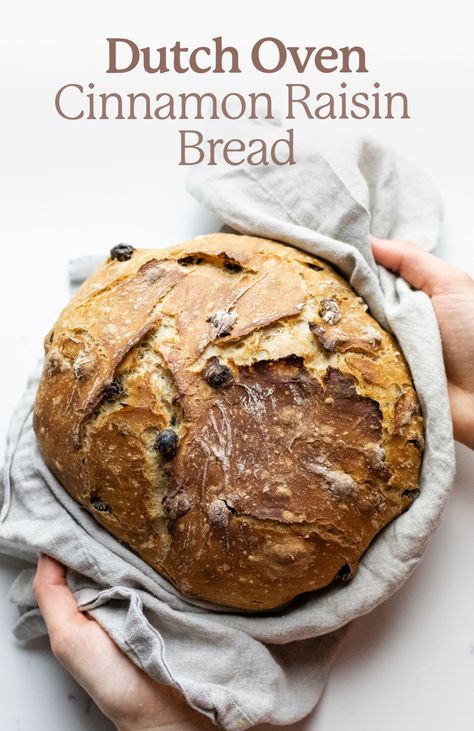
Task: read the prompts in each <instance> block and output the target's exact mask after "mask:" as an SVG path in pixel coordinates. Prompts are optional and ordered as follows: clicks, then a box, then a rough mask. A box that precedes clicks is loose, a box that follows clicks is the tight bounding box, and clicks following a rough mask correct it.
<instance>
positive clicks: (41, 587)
mask: <svg viewBox="0 0 474 731" xmlns="http://www.w3.org/2000/svg"><path fill="white" fill-rule="evenodd" d="M33 591H34V594H35V597H36V600H37V602H38V605H39V608H40V611H41V614H42V616H43V619H44V621H45V623H46V627H47V628H48V634H49V636H50V638H51V640H53V639H54V637H55V636H56V635H58V634H59V633H61V632H64V631H65V630H67V631H70V630H72V631H75V630H76V629H81V628H82V627H84V626H85V625H87V624H88V623H89V621H90V620H88V619H86V617H84V616H83V614H82V613H81V612H80V611H79V610H78V608H77V603H76V600H75V599H74V595H73V593H72V591H71V590H70V588H69V587H68V585H67V583H66V567H65V566H63V565H62V564H61V563H59V561H56V560H55V559H54V558H51V557H50V556H46V555H45V554H43V553H42V554H40V556H39V559H38V568H37V570H36V575H35V578H34V581H33Z"/></svg>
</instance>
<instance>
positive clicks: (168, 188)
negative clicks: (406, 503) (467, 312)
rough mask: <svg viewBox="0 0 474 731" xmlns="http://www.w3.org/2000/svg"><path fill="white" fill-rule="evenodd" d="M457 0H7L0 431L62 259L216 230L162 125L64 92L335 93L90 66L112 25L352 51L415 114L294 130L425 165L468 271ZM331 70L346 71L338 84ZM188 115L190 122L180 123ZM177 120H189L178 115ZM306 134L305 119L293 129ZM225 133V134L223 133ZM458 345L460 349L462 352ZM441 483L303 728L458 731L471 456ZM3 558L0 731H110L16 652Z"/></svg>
mask: <svg viewBox="0 0 474 731" xmlns="http://www.w3.org/2000/svg"><path fill="white" fill-rule="evenodd" d="M468 7H469V4H468V3H467V2H461V1H460V0H455V1H454V2H453V1H452V2H450V3H443V11H442V12H441V11H438V10H437V9H436V4H435V3H432V2H431V3H428V2H416V3H415V2H413V1H412V2H406V0H403V1H400V0H399V2H397V3H396V4H390V5H389V4H387V3H380V2H367V0H366V1H365V2H361V1H360V0H359V2H357V3H354V2H341V1H340V2H338V3H333V4H329V3H321V2H320V3H303V2H295V1H294V2H292V3H284V4H283V3H276V2H267V1H265V2H262V1H260V2H258V3H257V2H248V0H240V2H239V3H234V4H229V3H222V2H216V3H214V2H210V1H209V0H207V1H205V0H203V1H202V2H200V3H194V2H193V3H191V2H181V3H179V4H178V3H173V4H171V6H170V5H168V4H164V3H158V2H143V1H142V2H135V3H125V2H122V1H121V0H115V1H114V2H111V0H106V1H103V2H100V3H98V2H91V1H90V0H83V2H81V3H64V2H54V1H52V0H46V1H45V2H42V3H36V2H33V0H30V1H29V2H21V1H18V2H15V3H14V4H13V3H10V4H9V6H8V8H4V12H3V18H2V28H1V36H2V37H1V49H0V54H1V117H0V125H1V138H0V139H1V147H2V154H1V191H0V200H1V206H2V215H1V221H0V224H1V246H2V249H1V251H2V259H1V262H2V266H1V287H0V295H1V303H0V312H1V317H2V336H3V357H2V359H1V361H0V369H1V374H0V375H1V381H0V382H1V383H2V409H1V421H0V437H1V439H2V443H3V440H4V438H5V434H6V430H7V424H8V419H9V416H10V414H11V411H12V409H13V407H14V405H15V403H16V401H17V400H18V398H19V396H20V394H21V392H22V389H23V387H24V383H25V379H26V377H27V374H28V372H29V371H30V369H31V367H32V364H33V362H34V360H35V359H36V357H37V356H38V354H39V353H40V352H41V344H42V337H43V335H44V334H45V333H46V331H47V330H48V329H49V327H50V325H51V324H52V323H53V321H54V320H55V318H56V316H57V314H58V310H59V308H60V307H61V306H62V305H63V304H64V303H65V301H66V299H67V284H66V281H67V279H66V271H67V262H68V260H69V258H70V257H72V256H76V255H78V254H86V253H94V254H96V253H99V254H104V256H105V255H106V253H107V251H108V250H109V249H110V247H111V246H113V245H114V244H116V243H118V242H120V241H126V242H131V243H134V244H135V245H138V246H165V245H169V244H172V243H175V242H179V241H180V240H183V239H185V238H188V237H191V236H194V235H198V234H201V233H205V232H206V231H211V230H215V228H216V226H217V225H218V222H217V221H216V220H215V219H214V218H213V217H212V216H211V215H210V214H209V213H208V212H206V211H205V210H204V209H202V207H201V206H200V205H199V204H198V203H196V202H195V201H193V199H192V198H191V197H190V196H189V194H188V193H187V192H186V191H185V187H184V183H185V176H186V170H185V169H184V168H181V169H180V168H179V167H178V166H177V155H178V136H177V129H178V128H180V127H182V126H183V123H181V124H179V123H178V122H176V123H172V122H157V121H95V122H94V121H78V122H67V121H65V120H62V119H61V118H60V117H59V116H58V115H57V114H56V112H55V110H54V106H53V100H54V94H55V93H56V91H57V89H58V88H59V87H60V86H62V85H63V84H66V83H81V84H84V85H86V84H87V83H89V82H90V81H92V82H93V83H95V85H96V88H97V90H98V91H99V92H100V91H113V90H114V89H117V90H120V89H121V90H123V91H124V92H125V93H126V92H131V91H140V90H143V91H148V92H149V93H158V92H159V91H170V92H174V93H178V92H180V91H186V90H192V89H195V90H213V91H216V92H218V91H219V90H221V92H222V90H225V91H233V90H236V91H237V90H241V91H267V90H273V91H274V92H275V95H276V97H277V98H278V94H279V89H280V88H281V87H282V86H283V84H285V83H288V82H295V83H298V82H302V81H303V82H304V83H307V84H309V85H310V86H312V87H313V88H314V89H315V91H331V90H332V91H333V92H336V91H337V89H338V85H339V84H340V82H341V80H343V79H341V78H340V77H339V76H338V75H337V74H332V75H331V74H329V75H325V76H322V75H321V74H317V73H316V72H314V71H313V72H312V73H311V72H308V73H307V74H305V77H304V78H303V79H301V78H299V77H298V75H297V74H295V73H291V71H290V70H287V71H285V72H281V73H280V74H278V75H268V76H262V75H258V74H256V73H253V74H252V73H251V71H250V68H249V67H250V65H249V64H248V63H245V64H243V65H245V69H246V72H245V73H243V74H241V75H240V77H239V76H237V75H234V76H229V75H222V76H221V77H220V78H219V79H214V78H212V77H211V76H210V75H204V76H203V77H202V78H198V79H197V80H196V78H195V77H192V76H189V75H183V76H181V77H176V76H174V75H172V74H167V75H163V76H162V77H159V76H158V75H157V76H148V77H147V76H146V75H145V74H143V73H142V72H140V71H139V70H136V71H134V72H132V73H130V74H125V75H122V76H121V77H117V78H115V77H113V76H110V75H106V74H105V68H106V61H107V59H106V43H105V38H106V37H109V36H117V37H120V36H122V37H123V36H124V37H128V38H132V39H134V40H136V41H137V43H138V44H139V45H141V46H147V45H150V46H151V47H157V46H162V45H172V43H173V42H174V41H176V40H178V39H179V40H182V41H183V43H186V45H189V46H191V47H192V46H194V45H201V44H210V42H211V39H212V38H213V37H214V36H217V35H222V36H223V37H224V41H225V42H226V43H230V44H233V45H236V46H238V47H239V49H240V51H241V55H242V58H243V59H245V58H246V57H247V55H248V49H249V47H250V46H251V45H252V43H253V42H254V41H255V40H257V39H258V38H260V37H262V36H267V35H274V36H277V37H279V38H281V39H282V40H283V41H284V42H285V43H286V44H287V45H298V46H305V45H315V46H322V45H333V46H336V47H338V46H344V45H363V46H364V47H365V49H366V52H367V63H368V68H369V72H370V73H369V74H368V75H366V76H367V77H368V78H367V79H360V78H359V77H358V75H356V74H353V75H352V77H351V78H350V79H349V80H348V81H349V84H350V86H351V87H352V88H353V89H354V91H357V90H363V89H364V88H366V87H367V85H368V84H369V85H370V84H371V83H373V82H374V81H379V82H380V83H381V86H382V90H386V91H404V92H405V93H406V94H407V95H408V96H409V99H410V114H411V117H412V118H411V119H409V120H402V121H397V120H393V121H388V120H379V121H376V120H372V121H370V120H368V121H359V122H350V121H341V122H329V123H328V122H321V121H308V122H306V123H305V124H298V125H296V124H295V125H294V126H295V128H296V130H297V134H298V131H300V130H301V132H304V133H305V134H310V135H312V136H313V137H315V138H324V136H325V135H326V134H338V135H345V134H353V133H358V132H359V133H363V134H371V135H374V136H375V137H377V138H378V139H379V140H381V141H383V142H386V143H388V144H390V145H392V146H394V147H395V148H397V149H398V150H399V151H400V152H402V153H404V154H405V155H406V156H408V157H410V158H411V159H412V160H413V161H414V162H416V163H418V164H419V165H421V166H422V167H423V168H424V169H425V170H426V171H427V172H428V173H429V174H430V175H431V176H432V178H433V179H434V181H435V182H436V184H437V185H438V187H439V189H440V191H441V194H442V197H443V200H444V203H445V226H444V232H443V237H442V241H441V246H440V249H439V252H440V254H441V255H442V256H443V257H444V258H446V259H447V260H449V261H451V262H453V263H456V264H458V265H459V266H462V267H464V268H465V269H467V270H468V271H470V273H471V274H474V255H473V246H474V231H473V226H472V211H473V208H474V195H473V194H474V186H473V183H472V174H473V173H472V171H473V169H474V145H473V143H472V120H473V113H474V106H473V96H472V76H473V71H474V62H473V50H472V49H473V46H472V39H471V37H470V33H471V30H472V20H471V18H470V17H469V14H468ZM344 80H347V77H346V79H344ZM184 124H185V125H186V123H184ZM189 126H191V127H192V126H194V124H190V125H189ZM303 128H304V129H303ZM236 129H237V127H236ZM460 346H461V347H462V344H460ZM457 460H458V461H457V478H456V484H455V487H454V491H453V494H452V496H451V499H450V502H449V504H448V507H447V510H446V512H445V516H444V520H443V522H442V524H441V527H440V528H439V530H438V532H437V533H436V535H435V536H434V537H433V539H432V540H431V542H430V545H429V547H428V550H427V554H426V557H425V559H424V561H423V563H422V565H421V566H420V567H419V568H418V569H417V571H416V572H415V574H414V575H413V576H412V578H411V579H410V580H409V581H408V582H407V584H405V586H404V587H403V588H402V589H401V591H399V593H398V594H397V595H396V596H395V597H394V598H392V599H391V600H390V601H389V602H387V603H386V604H384V605H383V606H381V607H379V608H378V609H377V610H375V611H374V612H372V614H371V615H369V616H367V617H365V618H363V619H361V620H359V621H357V622H356V623H354V625H353V626H352V628H351V630H350V633H349V636H348V638H347V640H346V643H345V646H344V648H343V649H342V651H341V653H340V655H339V658H338V660H337V661H336V664H335V666H334V668H333V671H332V674H331V677H330V680H329V683H328V686H327V689H326V692H325V695H324V697H323V700H322V702H321V704H320V706H319V708H318V709H317V710H316V712H315V714H314V715H313V716H312V717H311V718H310V719H308V720H306V721H304V722H303V723H302V724H301V725H299V726H298V728H300V729H302V728H304V729H306V730H307V731H308V730H309V729H317V731H362V730H363V731H376V730H377V731H378V730H379V729H381V728H383V729H384V731H398V730H399V729H400V728H404V729H407V730H408V731H412V730H413V731H415V730H416V731H446V729H455V730H456V731H471V730H472V728H474V700H473V699H474V692H473V688H474V611H473V610H474V582H473V581H472V576H473V566H474V530H473V526H474V485H473V472H474V455H473V454H472V453H469V452H468V450H467V449H464V448H462V447H459V448H458V450H457ZM17 565H18V562H16V561H14V560H12V559H6V558H0V653H1V658H2V660H1V662H2V682H1V684H0V709H1V711H0V713H1V718H0V727H1V728H2V730H3V729H4V730H5V731H17V730H21V731H26V730H27V729H28V730H29V729H35V731H64V729H68V731H79V729H81V730H82V729H92V730H93V731H99V730H103V731H106V730H107V729H110V728H111V727H112V726H111V724H110V723H109V722H108V721H107V720H106V719H104V718H103V717H102V716H101V714H100V713H99V712H98V711H97V709H96V708H95V706H94V705H93V704H91V703H90V702H89V701H88V698H87V696H86V695H85V694H84V693H83V692H82V691H81V690H80V689H79V688H78V687H77V686H76V684H75V683H74V681H73V680H72V679H71V678H70V677H69V676H68V675H67V674H66V673H65V672H64V671H63V670H62V668H61V667H60V666H59V665H58V664H57V663H56V662H55V661H54V659H53V658H52V657H51V656H50V654H49V651H48V644H47V641H46V640H45V641H38V642H36V643H33V644H32V645H31V646H29V647H22V646H20V645H19V644H18V643H16V642H15V641H14V639H13V638H12V635H11V627H12V625H13V624H14V621H15V618H16V609H15V608H14V607H12V606H11V605H10V604H9V603H8V600H7V591H8V588H9V586H10V584H11V581H12V580H13V578H14V576H15V575H16V573H17Z"/></svg>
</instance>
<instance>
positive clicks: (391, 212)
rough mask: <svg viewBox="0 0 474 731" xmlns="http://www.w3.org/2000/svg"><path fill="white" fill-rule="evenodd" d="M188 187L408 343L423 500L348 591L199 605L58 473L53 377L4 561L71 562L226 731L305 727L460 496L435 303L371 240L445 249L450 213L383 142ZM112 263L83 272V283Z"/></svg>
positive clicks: (31, 387) (112, 629) (108, 621)
mask: <svg viewBox="0 0 474 731" xmlns="http://www.w3.org/2000/svg"><path fill="white" fill-rule="evenodd" d="M254 126H255V128H256V129H255V131H256V132H257V136H260V137H261V136H264V135H267V134H270V133H271V129H270V128H269V126H268V125H266V126H265V125H258V124H255V125H254ZM273 132H274V130H273ZM188 187H189V190H190V191H191V193H192V194H193V195H194V196H195V197H196V198H198V199H199V200H200V201H201V202H202V203H203V204H204V205H205V206H207V207H208V208H210V209H212V210H213V211H214V212H215V213H216V214H217V216H219V218H220V219H221V220H222V222H223V223H224V224H227V225H228V226H230V227H232V228H233V229H235V230H236V231H239V232H241V233H247V234H255V235H260V236H265V237H269V238H273V239H277V240H279V241H283V242H286V243H288V244H291V245H293V246H296V247H299V248H301V249H303V250H304V251H307V252H310V253H314V254H317V255H318V256H321V257H323V258H325V259H327V260H328V261H330V262H331V263H333V264H335V265H336V266H337V267H338V268H339V269H340V270H341V271H342V272H343V273H344V275H345V276H346V277H347V278H348V280H349V281H350V283H351V284H352V286H353V288H354V289H355V290H356V291H357V292H358V294H359V295H361V296H362V297H363V298H364V299H365V300H366V302H367V303H368V305H369V307H370V310H371V312H372V314H373V315H374V316H375V318H376V319H377V320H378V321H379V322H380V323H381V324H382V325H383V326H384V327H386V328H388V329H390V330H391V331H393V332H394V334H395V335H396V337H397V338H398V341H399V343H400V346H401V348H402V350H403V352H404V354H405V356H406V358H407V360H408V363H409V366H410V369H411V372H412V375H413V379H414V382H415V386H416V389H417V392H418V396H419V398H420V401H421V404H422V409H423V413H424V418H425V428H426V448H425V453H424V459H423V465H422V474H421V485H420V488H421V492H420V495H419V497H418V499H417V500H415V502H414V503H413V505H412V506H411V507H410V509H409V510H408V511H407V512H405V513H404V514H403V515H401V516H400V517H398V518H397V519H396V520H395V521H393V522H392V523H391V524H390V525H389V526H388V527H387V528H386V529H385V530H384V531H383V532H382V533H381V534H379V536H378V537H377V538H376V539H375V541H374V542H373V544H372V545H371V546H370V548H369V549H368V550H367V552H366V553H365V555H364V556H363V558H362V561H361V563H360V565H359V568H358V571H357V573H356V575H355V576H354V578H353V579H352V581H351V582H349V583H348V584H347V585H345V586H334V587H329V588H327V589H325V590H323V591H319V592H312V593H309V594H306V595H303V596H302V597H300V598H299V599H297V600H296V601H294V602H293V603H292V604H290V605H288V606H287V607H285V608H284V609H279V610H273V611H270V612H265V613H261V614H257V613H250V612H247V613H246V612H236V611H235V610H233V609H228V608H223V607H219V606H216V605H212V604H209V603H207V602H200V601H198V600H193V599H189V598H187V597H185V596H183V595H182V594H180V593H179V592H178V591H177V590H176V589H175V588H174V587H173V586H172V585H171V584H170V583H169V582H168V581H167V580H166V579H164V578H162V577H161V576H160V575H158V574H157V573H156V572H155V571H154V570H153V569H151V568H150V567H149V566H148V565H147V564H146V563H145V562H144V561H142V560H141V559H140V558H138V557H137V556H136V555H135V554H133V553H132V552H131V551H129V550H127V549H126V548H125V547H124V546H122V545H121V544H120V543H119V542H118V541H117V540H115V538H113V537H112V536H111V535H109V534H108V533H107V532H106V531H105V530H104V529H103V528H101V527H100V526H99V525H98V524H97V523H96V522H95V521H94V519H93V518H92V517H91V516H90V515H89V514H88V513H87V512H86V511H85V510H84V509H83V508H81V507H80V506H79V505H78V504H77V503H76V502H75V501H74V500H72V498H70V497H69V495H68V494H67V493H66V491H65V490H64V489H63V488H62V487H61V485H60V484H59V483H58V482H57V480H56V479H55V478H54V476H53V475H52V474H51V473H50V471H49V470H48V468H47V467H46V466H45V464H44V462H43V460H42V458H41V455H40V453H39V451H38V447H37V443H36V440H35V436H34V433H33V429H32V407H33V401H34V397H35V390H36V387H37V382H38V377H39V367H38V368H37V369H36V372H35V373H34V374H33V375H32V376H31V378H30V381H29V384H28V387H27V390H26V393H25V394H24V397H23V399H22V401H21V403H20V404H19V406H18V408H17V409H16V411H15V413H14V415H13V419H12V422H11V427H10V430H9V436H8V444H7V451H6V460H5V467H4V476H3V489H2V493H3V494H2V495H0V498H1V505H2V510H1V514H0V551H2V552H4V553H8V554H10V555H14V556H18V557H20V558H24V559H26V560H27V561H30V562H32V563H33V564H35V563H36V560H37V555H38V553H39V552H40V551H42V552H45V553H47V554H49V555H51V556H53V557H55V558H57V559H58V560H60V561H62V562H63V563H64V564H65V565H66V566H67V567H68V572H67V581H68V584H69V586H70V587H71V589H72V591H73V592H74V595H75V597H76V599H77V602H78V605H79V607H80V609H81V610H87V612H88V613H89V614H90V615H91V616H92V617H94V619H95V620H96V621H97V622H98V623H99V624H100V625H101V626H102V627H103V628H104V629H105V630H106V631H107V632H108V633H109V634H110V636H111V637H112V638H113V639H114V640H115V642H116V643H117V644H118V645H119V646H120V647H121V649H122V650H123V651H124V652H125V653H126V654H127V655H128V656H129V657H130V659H131V660H132V661H133V662H134V663H136V664H137V665H138V666H139V667H141V668H142V669H143V670H144V671H145V672H146V673H148V675H150V676H151V677H152V678H154V679H155V680H156V681H158V682H160V683H167V684H170V685H173V686H174V687H176V688H177V689H179V690H180V691H182V693H183V694H184V695H185V697H186V699H187V701H188V702H189V703H190V705H191V706H192V707H194V708H195V709H196V710H198V711H200V712H201V713H204V714H206V715H207V716H208V717H209V718H211V719H213V720H214V721H215V722H216V723H217V724H219V725H221V726H222V727H223V728H224V729H227V730H228V731H231V730H232V731H233V730H234V729H240V730H242V729H246V728H249V727H251V726H253V725H255V724H258V723H263V722H268V723H274V724H279V725H281V724H290V723H293V722H295V721H297V720H299V719H301V718H302V717H303V716H305V715H306V714H308V713H309V712H310V711H311V710H312V709H313V708H314V707H315V706H316V704H317V703H318V700H319V698H320V696H321V693H322V691H323V687H324V684H325V682H326V678H327V675H328V671H329V668H330V665H331V662H332V660H333V658H334V656H335V653H336V651H337V648H338V645H339V643H340V640H341V638H342V636H343V634H344V632H345V628H346V627H347V624H348V622H350V621H351V620H352V619H354V618H356V617H358V616H360V615H363V614H366V613H367V612H370V611H371V610H372V609H373V608H374V607H375V606H377V605H378V604H380V603H381V602H383V601H384V600H385V599H387V598H388V597H389V596H390V595H391V594H393V593H394V592H395V591H396V590H397V589H398V588H399V587H400V586H401V585H402V583H403V582H404V581H405V580H406V579H407V577H408V576H409V574H410V573H411V572H412V570H413V569H414V568H415V567H416V565H417V564H418V563H419V561H420V560H421V558H422V554H423V551H424V549H425V546H426V543H427V540H428V538H429V536H430V534H431V533H432V532H433V530H434V529H435V527H436V525H437V523H438V521H439V519H440V516H441V513H442V510H443V507H444V505H445V501H446V498H447V495H448V492H449V488H450V486H451V483H452V479H453V473H454V448H453V439H452V428H451V419H450V412H449V404H448V396H447V386H446V377H445V372H444V367H443V359H442V350H441V343H440V337H439V332H438V327H437V323H436V319H435V316H434V313H433V310H432V307H431V303H430V301H429V298H428V297H427V296H426V295H425V294H423V293H422V292H417V291H413V290H412V289H411V288H410V287H409V286H408V284H407V283H406V282H405V281H403V280H402V279H400V278H397V277H395V276H393V275H392V274H391V273H389V272H387V271H385V270H384V269H382V268H381V267H378V266H377V265H376V264H375V262H374V260H373V258H372V254H371V250H370V244H369V232H370V233H372V234H373V235H375V236H379V237H394V238H410V239H412V240H414V241H416V242H418V243H419V244H421V245H423V246H424V247H425V248H427V249H432V248H433V247H434V246H435V244H436V241H437V238H438V235H439V228H440V220H441V206H440V202H439V199H438V195H437V194H436V192H435V191H434V190H433V187H432V185H431V183H430V182H429V180H428V179H427V178H426V177H425V176H424V175H423V174H422V173H421V172H420V171H418V170H417V169H415V168H414V167H412V166H411V165H410V164H409V163H408V162H406V161H404V160H403V159H401V158H400V157H399V156H398V155H396V154H395V153H393V152H391V151H390V150H387V149H385V148H383V147H381V146H380V145H378V144H376V143H374V142H372V141H370V140H360V141H351V142H346V143H342V144H341V143H337V144H333V145H331V144H327V145H326V146H325V149H324V152H322V151H320V150H317V149H316V148H311V147H308V148H307V149H306V150H305V151H304V153H303V154H299V155H298V156H297V163H296V165H293V166H290V167H288V166H285V167H283V166H281V167H279V166H278V165H269V166H259V167H251V166H249V165H243V166H241V167H231V166H222V165H217V166H209V167H206V166H203V167H196V168H195V169H193V171H192V173H191V174H190V176H189V178H188ZM200 233H203V232H202V231H196V234H200ZM160 243H161V242H160V241H159V240H158V241H157V245H160ZM166 244H167V245H168V242H166ZM97 263H98V260H97V259H96V258H91V259H87V260H84V259H82V260H80V261H76V262H73V265H72V268H71V283H72V284H77V283H78V282H80V281H82V280H83V279H84V278H85V277H86V276H87V274H88V273H90V271H92V269H93V268H94V267H95V266H96V264H97ZM34 572H35V569H34V567H32V568H28V569H25V570H24V571H23V572H22V573H21V574H20V575H19V576H18V577H17V579H16V580H15V582H14V584H13V585H12V587H11V591H10V599H11V600H12V601H13V602H15V603H16V604H17V605H18V608H19V613H20V616H19V619H18V621H17V623H16V625H15V627H14V630H13V631H14V634H15V636H16V637H17V638H18V639H19V640H22V641H27V640H29V639H31V638H34V637H38V636H40V635H43V634H45V633H46V627H45V624H44V622H43V619H42V617H41V614H40V612H39V609H38V606H37V604H36V602H35V599H34V596H33V593H32V578H33V575H34Z"/></svg>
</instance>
